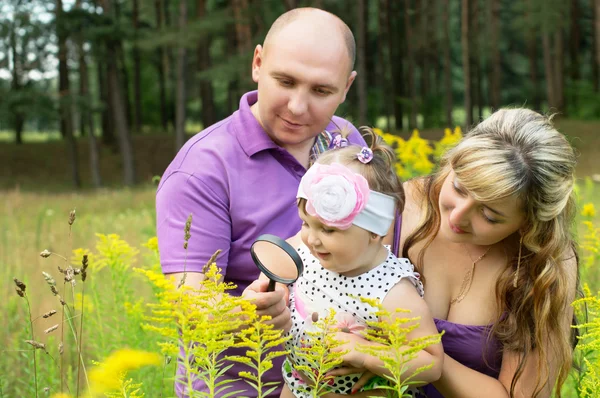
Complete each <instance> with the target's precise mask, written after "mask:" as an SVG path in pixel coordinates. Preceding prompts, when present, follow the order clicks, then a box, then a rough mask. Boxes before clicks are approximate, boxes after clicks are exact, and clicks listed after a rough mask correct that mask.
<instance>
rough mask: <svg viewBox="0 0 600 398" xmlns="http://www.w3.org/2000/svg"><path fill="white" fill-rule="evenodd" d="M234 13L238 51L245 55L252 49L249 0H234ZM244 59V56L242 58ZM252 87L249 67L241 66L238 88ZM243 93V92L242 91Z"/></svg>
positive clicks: (244, 89) (243, 89) (239, 53)
mask: <svg viewBox="0 0 600 398" xmlns="http://www.w3.org/2000/svg"><path fill="white" fill-rule="evenodd" d="M232 6H233V15H234V17H235V34H236V43H237V53H238V55H239V56H241V57H244V56H247V55H248V54H250V51H251V49H252V31H251V29H250V23H249V21H248V15H247V14H248V0H232ZM242 59H243V58H242ZM250 87H251V85H250V81H249V73H248V70H247V68H245V67H244V68H240V69H239V75H238V89H241V90H242V91H246V90H247V89H249V88H250ZM240 94H241V93H240Z"/></svg>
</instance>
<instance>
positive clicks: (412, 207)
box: [402, 177, 425, 211]
mask: <svg viewBox="0 0 600 398" xmlns="http://www.w3.org/2000/svg"><path fill="white" fill-rule="evenodd" d="M402 187H403V188H404V196H405V202H404V211H407V210H408V211H420V209H421V208H422V207H423V203H424V199H425V177H420V178H413V179H411V180H408V181H405V182H404V183H403V184H402Z"/></svg>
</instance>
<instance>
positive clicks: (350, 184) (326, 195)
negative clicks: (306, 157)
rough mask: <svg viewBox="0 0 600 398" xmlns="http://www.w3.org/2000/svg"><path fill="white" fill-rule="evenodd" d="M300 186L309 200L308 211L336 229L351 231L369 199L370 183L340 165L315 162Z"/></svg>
mask: <svg viewBox="0 0 600 398" xmlns="http://www.w3.org/2000/svg"><path fill="white" fill-rule="evenodd" d="M300 184H302V190H303V191H304V194H305V195H306V197H307V203H306V212H307V213H308V214H309V215H311V216H313V217H317V218H318V219H319V220H320V221H321V222H322V223H323V224H325V225H327V226H330V227H334V228H339V229H348V228H350V226H352V221H354V218H355V217H356V215H357V214H358V213H360V212H361V211H362V210H363V209H364V208H365V206H366V204H367V201H368V200H369V193H370V191H369V183H368V182H367V180H366V179H365V178H364V177H363V176H361V175H360V174H357V173H355V172H353V171H352V170H350V169H349V168H347V167H345V166H342V165H341V164H339V163H334V164H331V165H326V164H319V163H316V164H315V165H313V166H312V167H311V168H310V169H308V171H307V172H306V174H305V175H304V177H303V178H302V181H301V182H300Z"/></svg>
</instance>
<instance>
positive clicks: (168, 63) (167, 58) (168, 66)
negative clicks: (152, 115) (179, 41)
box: [163, 0, 177, 126]
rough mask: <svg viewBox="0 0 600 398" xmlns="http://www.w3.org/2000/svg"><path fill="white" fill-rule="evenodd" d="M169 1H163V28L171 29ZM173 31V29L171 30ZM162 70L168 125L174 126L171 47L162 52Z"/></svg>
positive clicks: (174, 70)
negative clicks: (165, 89)
mask: <svg viewBox="0 0 600 398" xmlns="http://www.w3.org/2000/svg"><path fill="white" fill-rule="evenodd" d="M169 1H170V0H163V12H164V14H163V16H164V19H163V22H164V26H165V28H167V29H169V28H172V24H171V14H170V7H169ZM171 30H173V29H171ZM163 53H164V59H163V62H164V68H165V76H166V81H167V92H168V96H167V99H168V106H167V115H168V120H169V123H170V124H171V125H172V126H175V104H174V102H175V99H174V98H175V90H176V85H177V84H176V79H177V76H176V67H173V65H174V64H175V60H174V59H175V56H174V55H173V47H172V46H168V47H167V48H166V49H165V50H164V51H163Z"/></svg>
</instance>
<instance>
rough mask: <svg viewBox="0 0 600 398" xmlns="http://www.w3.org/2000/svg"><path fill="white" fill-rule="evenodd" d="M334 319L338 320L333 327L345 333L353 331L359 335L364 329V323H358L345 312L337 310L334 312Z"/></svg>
mask: <svg viewBox="0 0 600 398" xmlns="http://www.w3.org/2000/svg"><path fill="white" fill-rule="evenodd" d="M335 320H336V321H337V322H338V323H337V325H336V326H335V327H336V328H337V329H340V330H341V331H343V332H346V333H353V334H356V335H359V336H360V335H361V333H360V332H362V331H363V330H365V329H366V326H365V325H363V324H361V323H359V322H358V321H357V320H356V318H354V317H353V316H352V314H349V313H347V312H338V313H337V314H335Z"/></svg>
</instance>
